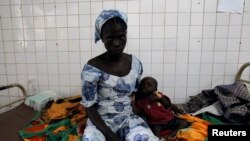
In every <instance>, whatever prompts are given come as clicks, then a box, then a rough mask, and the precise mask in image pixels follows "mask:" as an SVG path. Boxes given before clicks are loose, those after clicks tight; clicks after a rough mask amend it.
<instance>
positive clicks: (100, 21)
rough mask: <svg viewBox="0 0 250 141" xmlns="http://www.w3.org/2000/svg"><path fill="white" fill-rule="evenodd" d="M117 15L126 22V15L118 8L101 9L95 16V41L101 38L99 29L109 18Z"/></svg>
mask: <svg viewBox="0 0 250 141" xmlns="http://www.w3.org/2000/svg"><path fill="white" fill-rule="evenodd" d="M115 17H119V18H121V19H122V20H123V21H124V22H125V23H126V24H127V22H128V18H127V15H126V14H125V13H123V12H121V11H118V10H114V9H111V10H103V11H102V12H101V13H100V15H99V16H98V17H97V19H96V21H95V43H96V42H97V41H99V40H100V39H101V36H100V35H101V29H102V26H103V25H104V24H105V23H106V21H108V20H109V19H111V18H115Z"/></svg>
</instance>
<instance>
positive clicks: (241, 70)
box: [235, 62, 250, 84]
mask: <svg viewBox="0 0 250 141" xmlns="http://www.w3.org/2000/svg"><path fill="white" fill-rule="evenodd" d="M248 66H250V62H247V63H244V64H243V65H242V66H241V67H240V69H239V71H238V72H237V74H236V77H235V81H241V82H244V83H248V84H250V80H245V79H242V78H241V75H242V72H243V71H244V70H245V69H246V68H247V67H248Z"/></svg>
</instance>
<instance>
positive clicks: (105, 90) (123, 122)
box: [82, 55, 159, 141]
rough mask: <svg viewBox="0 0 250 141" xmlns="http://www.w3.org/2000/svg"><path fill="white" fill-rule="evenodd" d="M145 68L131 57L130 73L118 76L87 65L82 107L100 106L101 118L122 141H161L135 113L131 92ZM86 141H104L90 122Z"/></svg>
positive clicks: (98, 107)
mask: <svg viewBox="0 0 250 141" xmlns="http://www.w3.org/2000/svg"><path fill="white" fill-rule="evenodd" d="M142 72H143V69H142V64H141V62H140V61H139V59H137V58H136V57H135V56H133V55H132V66H131V70H130V72H129V73H128V74H127V75H125V76H123V77H118V76H115V75H110V74H108V73H106V72H104V71H102V70H99V69H98V68H96V67H93V66H91V65H89V64H86V65H85V66H84V68H83V71H82V99H83V100H82V104H83V105H84V106H85V107H90V106H92V105H94V104H97V110H98V112H99V114H100V115H101V117H102V119H103V120H104V122H105V123H106V125H107V126H108V127H110V128H111V130H112V131H113V132H115V133H116V134H117V135H119V136H120V138H121V140H122V141H158V140H159V139H158V138H157V137H156V136H155V135H154V134H153V132H152V131H151V130H150V129H149V127H148V125H147V124H146V123H145V121H144V120H143V119H141V118H140V117H138V116H137V115H135V114H134V113H133V112H132V106H131V98H130V96H131V93H132V92H133V91H136V90H137V87H138V83H139V81H140V79H141V75H142ZM82 140H83V141H105V137H104V135H103V134H102V133H101V132H100V131H99V130H98V129H97V128H96V127H95V125H94V124H93V123H92V122H91V121H90V119H88V120H87V125H86V128H85V130H84V135H83V139H82Z"/></svg>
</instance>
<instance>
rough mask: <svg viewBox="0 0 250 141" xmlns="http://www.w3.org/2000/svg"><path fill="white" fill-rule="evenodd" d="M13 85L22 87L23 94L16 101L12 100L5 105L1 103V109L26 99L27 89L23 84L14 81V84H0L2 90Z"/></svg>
mask: <svg viewBox="0 0 250 141" xmlns="http://www.w3.org/2000/svg"><path fill="white" fill-rule="evenodd" d="M13 87H18V88H20V89H21V91H22V94H23V96H22V97H21V98H19V99H17V100H15V101H12V102H10V103H8V104H5V105H1V106H0V109H2V108H4V107H8V106H10V105H12V104H14V103H17V102H20V101H22V100H25V98H26V97H27V91H26V90H25V88H24V87H23V86H22V85H21V84H18V83H12V84H8V85H3V86H0V91H2V90H5V89H10V88H13Z"/></svg>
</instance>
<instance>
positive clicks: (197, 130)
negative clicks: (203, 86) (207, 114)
mask: <svg viewBox="0 0 250 141" xmlns="http://www.w3.org/2000/svg"><path fill="white" fill-rule="evenodd" d="M179 117H180V118H182V119H185V120H187V121H188V122H191V123H192V124H191V126H189V127H188V128H184V129H181V130H180V131H178V133H177V134H176V137H175V139H176V140H179V141H204V140H206V138H207V136H208V132H207V131H208V125H211V123H210V122H208V121H206V120H203V119H201V118H199V117H195V116H192V115H189V114H184V115H179Z"/></svg>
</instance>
